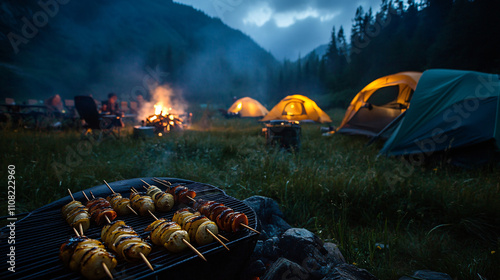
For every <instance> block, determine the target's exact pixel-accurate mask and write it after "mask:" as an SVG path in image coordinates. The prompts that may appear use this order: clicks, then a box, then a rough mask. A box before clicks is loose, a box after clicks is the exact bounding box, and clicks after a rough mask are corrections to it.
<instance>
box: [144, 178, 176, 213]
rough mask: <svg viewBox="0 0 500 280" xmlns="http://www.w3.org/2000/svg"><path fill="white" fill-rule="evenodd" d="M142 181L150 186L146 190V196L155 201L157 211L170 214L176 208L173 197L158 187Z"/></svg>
mask: <svg viewBox="0 0 500 280" xmlns="http://www.w3.org/2000/svg"><path fill="white" fill-rule="evenodd" d="M141 181H142V182H143V183H145V184H146V185H148V188H146V194H147V195H148V196H150V197H151V198H152V199H153V200H154V203H155V208H156V210H158V211H161V212H168V211H170V210H171V209H172V207H174V204H175V200H174V196H173V195H171V194H170V193H167V192H164V191H162V190H161V189H160V188H158V187H157V186H153V185H150V184H148V183H146V182H145V181H144V180H141Z"/></svg>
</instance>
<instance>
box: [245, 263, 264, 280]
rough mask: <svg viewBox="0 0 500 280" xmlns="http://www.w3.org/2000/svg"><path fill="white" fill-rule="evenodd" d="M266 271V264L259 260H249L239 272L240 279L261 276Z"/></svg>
mask: <svg viewBox="0 0 500 280" xmlns="http://www.w3.org/2000/svg"><path fill="white" fill-rule="evenodd" d="M264 273H266V265H265V264H264V262H262V261H261V260H256V261H253V262H250V263H249V265H248V266H246V267H245V269H244V270H243V271H242V272H241V276H242V277H241V279H252V278H254V277H261V276H262V275H264Z"/></svg>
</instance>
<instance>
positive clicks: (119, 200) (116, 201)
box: [103, 180, 138, 215]
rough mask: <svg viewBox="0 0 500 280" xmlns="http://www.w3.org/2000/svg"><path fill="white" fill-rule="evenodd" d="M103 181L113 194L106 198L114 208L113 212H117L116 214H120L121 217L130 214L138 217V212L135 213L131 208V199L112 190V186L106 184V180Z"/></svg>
mask: <svg viewBox="0 0 500 280" xmlns="http://www.w3.org/2000/svg"><path fill="white" fill-rule="evenodd" d="M103 181H104V183H105V184H106V186H107V187H108V188H109V190H110V191H111V192H112V194H111V195H109V196H108V197H106V200H107V201H109V203H110V204H111V207H112V208H113V210H115V211H116V213H118V214H119V215H127V214H130V213H134V214H136V215H138V214H137V212H135V210H134V209H133V208H132V207H131V206H130V199H128V198H126V197H122V195H121V194H120V193H117V192H115V191H114V190H113V188H111V186H110V185H109V184H108V182H106V180H103Z"/></svg>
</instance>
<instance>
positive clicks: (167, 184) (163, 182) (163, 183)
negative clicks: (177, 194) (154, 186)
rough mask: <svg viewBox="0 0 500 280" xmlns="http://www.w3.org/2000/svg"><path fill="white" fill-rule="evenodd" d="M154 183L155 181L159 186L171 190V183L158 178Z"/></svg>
mask: <svg viewBox="0 0 500 280" xmlns="http://www.w3.org/2000/svg"><path fill="white" fill-rule="evenodd" d="M153 181H155V182H156V183H158V184H162V185H164V186H165V187H167V188H170V186H171V185H172V184H171V183H170V182H169V181H162V180H160V179H157V178H153Z"/></svg>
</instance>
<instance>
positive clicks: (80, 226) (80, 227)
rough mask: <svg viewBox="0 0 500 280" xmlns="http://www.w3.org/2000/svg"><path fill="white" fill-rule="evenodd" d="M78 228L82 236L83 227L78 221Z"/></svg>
mask: <svg viewBox="0 0 500 280" xmlns="http://www.w3.org/2000/svg"><path fill="white" fill-rule="evenodd" d="M78 229H79V230H80V233H81V234H82V236H84V234H83V227H82V223H79V224H78Z"/></svg>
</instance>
